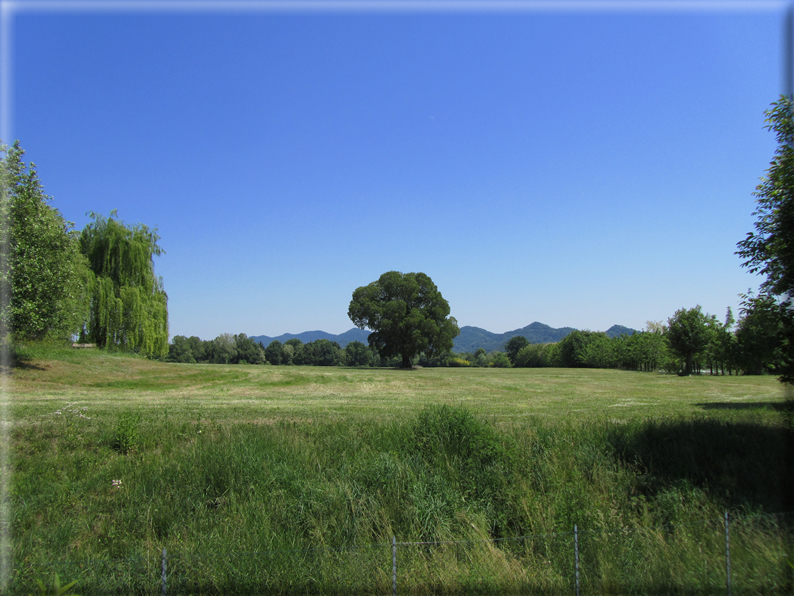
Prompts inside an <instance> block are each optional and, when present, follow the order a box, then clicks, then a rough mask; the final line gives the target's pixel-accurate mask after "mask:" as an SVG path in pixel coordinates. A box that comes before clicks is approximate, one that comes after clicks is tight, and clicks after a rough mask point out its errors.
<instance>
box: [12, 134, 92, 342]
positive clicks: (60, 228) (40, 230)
mask: <svg viewBox="0 0 794 596" xmlns="http://www.w3.org/2000/svg"><path fill="white" fill-rule="evenodd" d="M0 154H2V155H1V156H0V221H2V230H1V231H2V239H1V240H2V241H1V242H0V245H2V247H3V254H2V259H0V261H1V262H2V266H0V276H2V281H3V282H4V285H6V287H7V288H9V290H10V292H9V295H8V296H4V297H3V299H4V301H5V302H4V303H3V304H2V309H1V310H2V313H0V314H1V316H2V325H3V333H2V335H3V336H5V335H6V334H7V333H8V332H9V331H10V332H11V333H12V335H13V336H14V337H15V338H17V339H22V340H31V339H32V340H37V339H44V338H45V337H53V338H69V337H71V336H72V334H74V333H76V332H77V331H78V329H79V327H80V326H81V325H82V322H83V320H84V318H85V315H86V304H87V299H86V298H87V297H86V295H85V293H86V287H87V285H88V284H89V278H90V273H89V271H88V265H87V263H86V260H85V258H84V257H83V255H81V254H80V247H79V244H78V242H77V238H76V235H75V233H74V231H73V230H72V226H73V224H72V223H70V222H67V221H66V220H65V219H64V218H63V217H62V216H61V214H60V212H59V211H58V210H57V209H55V208H54V207H52V206H50V205H49V201H51V200H52V197H49V196H47V195H45V194H44V191H43V187H42V184H41V181H40V180H39V177H38V173H37V171H36V166H35V164H32V163H31V164H30V166H27V165H26V164H25V162H24V161H23V160H22V157H23V156H24V154H25V152H24V151H23V150H22V148H21V147H20V143H19V141H16V142H15V143H14V144H13V146H12V147H10V148H9V147H7V146H5V145H0Z"/></svg>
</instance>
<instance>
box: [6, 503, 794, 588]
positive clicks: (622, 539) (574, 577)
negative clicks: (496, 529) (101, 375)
mask: <svg viewBox="0 0 794 596" xmlns="http://www.w3.org/2000/svg"><path fill="white" fill-rule="evenodd" d="M791 515H792V514H791V513H778V514H758V515H746V516H730V515H729V514H728V513H727V512H726V513H725V515H724V517H723V518H720V519H702V520H695V521H692V522H689V523H679V524H667V525H661V526H649V527H632V528H611V529H599V530H588V529H586V528H583V527H581V526H579V525H578V524H577V525H575V526H574V527H573V528H572V529H571V531H569V532H555V533H551V534H542V535H541V534H538V535H526V536H516V537H507V538H499V539H489V538H483V539H480V540H456V541H424V542H401V541H398V540H397V538H396V537H393V538H392V541H391V543H385V544H368V545H364V546H353V547H344V548H331V547H321V548H312V549H293V550H263V551H255V552H223V553H206V552H205V553H200V552H174V551H173V549H172V550H166V548H162V549H160V550H158V551H152V552H149V553H146V555H144V556H140V557H132V558H124V559H95V560H83V561H53V562H47V563H42V564H39V565H33V564H29V563H28V564H24V563H15V568H14V570H13V573H12V577H11V583H10V587H9V593H10V594H29V593H31V592H33V591H35V590H34V589H35V587H36V579H37V578H41V579H49V578H52V577H53V576H54V574H56V573H57V574H58V575H59V576H60V577H61V579H62V580H65V581H67V582H68V581H72V580H75V579H76V580H77V581H78V585H77V587H76V588H75V590H76V592H77V593H79V594H81V595H82V596H93V595H104V594H151V595H161V596H166V595H168V594H284V595H286V594H346V595H347V594H383V595H389V594H391V595H393V596H396V595H397V594H411V595H421V594H575V595H576V596H580V595H581V594H595V593H599V594H600V593H612V594H627V593H629V594H668V593H676V592H680V593H698V594H728V595H729V596H731V595H733V594H736V595H740V594H760V593H764V594H790V593H794V565H792V562H791V559H790V556H791V552H792V549H791V546H792V545H791V536H790V535H791V531H790V530H791V528H790V523H791V520H792V518H791Z"/></svg>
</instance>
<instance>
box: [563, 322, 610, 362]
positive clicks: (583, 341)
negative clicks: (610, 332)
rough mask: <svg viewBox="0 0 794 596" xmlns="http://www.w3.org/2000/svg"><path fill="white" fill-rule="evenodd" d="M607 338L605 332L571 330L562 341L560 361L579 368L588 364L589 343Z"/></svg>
mask: <svg viewBox="0 0 794 596" xmlns="http://www.w3.org/2000/svg"><path fill="white" fill-rule="evenodd" d="M605 339H606V340H607V341H608V339H607V336H606V334H605V333H600V332H595V331H579V330H574V331H571V332H570V333H569V334H568V335H566V336H565V338H564V339H563V340H562V341H561V342H560V363H561V366H565V367H569V368H578V367H583V366H586V364H587V363H586V360H585V358H586V352H587V348H588V344H590V343H592V342H597V341H599V340H601V341H602V342H603V340H605Z"/></svg>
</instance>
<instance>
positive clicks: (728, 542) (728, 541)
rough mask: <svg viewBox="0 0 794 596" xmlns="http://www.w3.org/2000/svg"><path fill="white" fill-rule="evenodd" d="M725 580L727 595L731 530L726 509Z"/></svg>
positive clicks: (729, 588) (729, 593)
mask: <svg viewBox="0 0 794 596" xmlns="http://www.w3.org/2000/svg"><path fill="white" fill-rule="evenodd" d="M725 581H726V585H727V586H728V596H731V531H730V526H729V522H728V512H727V511H726V512H725Z"/></svg>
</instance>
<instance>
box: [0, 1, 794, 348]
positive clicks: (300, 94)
mask: <svg viewBox="0 0 794 596" xmlns="http://www.w3.org/2000/svg"><path fill="white" fill-rule="evenodd" d="M26 4H27V3H26V2H24V1H23V2H19V3H17V4H16V5H15V9H16V10H14V11H12V12H13V14H12V19H13V20H12V22H11V29H12V30H13V38H12V41H11V43H10V46H11V49H12V52H11V53H10V54H9V56H10V63H11V65H12V67H13V70H12V76H11V81H12V85H11V88H10V92H11V97H12V99H13V102H12V106H13V111H12V112H11V118H10V126H9V127H8V128H10V131H9V130H7V132H6V134H10V135H12V136H13V138H18V139H20V141H21V142H22V146H23V148H24V149H25V150H26V151H27V159H29V160H31V161H33V162H35V163H36V165H37V166H38V169H39V174H40V176H41V178H42V181H43V183H44V186H45V191H46V192H47V194H49V195H51V196H53V198H54V200H53V203H52V204H53V206H55V207H57V208H58V209H59V210H60V211H61V212H62V213H63V215H64V216H65V217H66V218H67V219H68V220H70V221H74V222H75V223H76V226H77V228H78V229H80V228H82V227H83V226H84V225H85V224H86V223H87V222H88V221H89V219H88V217H87V216H86V212H87V211H95V212H98V213H102V214H104V215H107V214H108V213H109V212H110V210H111V209H118V213H119V216H120V217H121V219H123V220H124V221H126V222H128V223H137V222H141V223H145V224H146V225H149V226H152V227H154V226H156V227H157V228H158V230H159V233H160V235H161V237H162V240H161V244H162V246H163V248H164V249H165V251H166V254H165V255H163V256H162V257H159V258H158V259H156V271H157V273H158V274H159V275H161V276H162V277H163V279H164V282H165V288H166V291H167V292H168V296H169V315H170V331H171V335H172V336H173V335H188V336H189V335H198V336H199V337H201V338H203V339H212V338H213V337H215V336H217V335H218V334H219V333H224V332H229V333H240V332H243V333H247V334H248V335H260V334H265V335H270V336H275V335H279V334H281V333H285V332H291V333H298V332H301V331H306V330H314V329H322V330H325V331H328V332H331V333H341V332H343V331H345V330H347V329H349V328H350V327H352V324H351V322H350V320H349V319H348V317H347V308H348V304H349V302H350V297H351V294H352V292H353V290H354V289H355V288H357V287H358V286H362V285H366V284H368V283H370V282H372V281H374V280H376V279H377V278H378V277H379V276H380V274H382V273H383V272H385V271H390V270H398V271H403V272H409V271H422V272H425V273H427V274H428V275H429V276H430V277H431V278H432V279H433V281H434V282H435V283H436V284H437V285H438V287H439V289H440V290H441V292H442V294H443V295H444V297H445V298H446V299H447V300H448V301H449V303H450V306H451V308H452V315H453V316H455V317H456V318H457V319H458V322H459V324H460V325H475V326H478V327H483V328H485V329H488V330H490V331H494V332H504V331H508V330H511V329H516V328H519V327H523V326H524V325H527V324H529V323H531V322H533V321H540V322H543V323H546V324H549V325H551V326H553V327H561V326H572V327H577V328H582V329H593V330H603V329H606V328H608V327H609V326H611V325H613V324H616V323H617V324H622V325H627V326H629V327H634V328H642V327H644V325H645V322H646V321H648V320H662V319H664V320H666V319H667V318H668V317H669V316H671V315H672V314H673V312H674V311H675V310H676V309H678V308H681V307H692V306H695V305H696V304H701V305H702V306H703V308H704V309H705V310H706V311H707V312H710V313H713V314H716V315H718V316H719V317H720V318H722V317H723V316H724V313H725V309H726V307H728V306H732V307H733V308H734V309H736V308H737V306H738V303H739V299H738V296H737V295H738V294H739V293H740V292H744V291H746V290H747V289H748V288H750V287H752V288H757V286H758V283H759V281H760V280H759V279H758V278H757V277H756V276H752V275H750V274H748V273H746V272H745V271H744V270H743V269H742V268H741V267H740V260H739V258H738V257H737V256H736V255H734V251H735V250H736V242H737V241H739V240H741V239H743V238H744V237H745V235H746V233H747V232H748V231H750V230H751V229H752V225H753V221H754V218H753V216H752V212H753V210H754V198H753V197H752V194H751V193H752V192H753V190H754V189H755V187H756V185H757V184H758V179H759V177H761V176H762V175H763V174H764V172H765V170H766V169H767V168H768V166H769V162H770V160H771V158H772V155H773V153H774V150H775V141H774V138H773V136H772V134H771V133H770V132H768V131H766V130H765V129H764V111H765V110H766V109H768V107H769V105H770V103H771V102H773V101H774V100H776V98H777V97H778V95H779V94H780V93H781V92H782V68H783V67H782V64H781V58H782V50H781V43H782V23H783V11H784V8H785V5H784V4H783V3H780V4H778V5H772V6H770V4H769V3H766V4H761V3H758V4H757V5H756V6H757V7H758V8H757V9H753V8H752V7H750V8H749V9H748V8H747V6H748V3H744V5H743V6H744V7H745V9H743V10H737V9H734V7H733V5H731V4H730V3H728V2H723V3H722V5H724V9H723V8H720V7H718V6H717V5H715V4H713V3H712V4H708V5H707V6H706V8H704V9H703V10H685V11H682V10H679V11H676V10H673V9H669V10H625V11H620V10H608V9H603V10H601V9H597V8H596V9H594V10H577V9H575V8H571V7H570V5H568V6H569V9H568V10H556V11H555V10H543V9H542V8H543V7H542V6H541V5H536V6H539V7H540V8H538V9H537V10H535V9H533V8H532V7H531V6H529V5H523V6H524V8H525V10H517V11H503V12H499V11H477V10H475V11H471V10H465V9H461V10H447V11H438V12H433V11H427V10H425V9H424V8H427V5H420V9H418V10H414V11H411V10H400V11H386V10H379V9H378V7H377V3H375V4H370V5H369V6H370V10H367V11H357V10H337V9H332V10H326V11H318V10H310V9H307V10H293V11H292V12H275V11H269V10H243V11H238V12H224V11H223V10H212V11H202V10H200V7H194V9H185V10H175V11H172V12H163V11H159V12H146V11H142V10H131V11H122V10H116V11H112V10H111V11H107V10H91V9H86V10H75V11H71V12H70V11H66V10H61V11H58V12H56V11H54V10H52V9H41V10H26ZM638 4H641V3H638ZM645 4H646V5H647V3H645ZM596 5H597V6H601V7H602V8H603V7H605V6H607V5H605V4H604V3H596ZM98 6H103V5H102V4H100V5H98ZM104 6H105V8H107V5H106V4H105V5H104ZM334 6H336V7H337V8H338V6H339V5H338V4H337V5H334ZM667 6H669V3H667ZM702 6H705V5H702ZM260 7H261V5H260ZM422 7H424V8H422ZM715 7H716V8H715ZM27 8H28V9H30V8H31V5H27ZM607 8H608V6H607ZM3 140H4V141H8V139H6V138H4V139H3Z"/></svg>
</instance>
